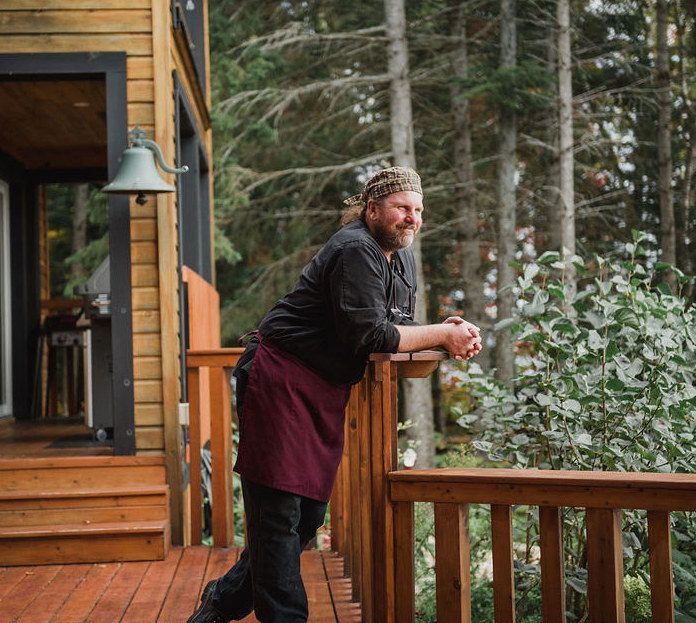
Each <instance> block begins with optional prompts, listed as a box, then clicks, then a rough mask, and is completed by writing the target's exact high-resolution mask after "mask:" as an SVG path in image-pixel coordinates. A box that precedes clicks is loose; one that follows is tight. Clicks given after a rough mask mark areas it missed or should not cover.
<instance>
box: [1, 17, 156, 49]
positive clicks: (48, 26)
mask: <svg viewBox="0 0 696 623" xmlns="http://www.w3.org/2000/svg"><path fill="white" fill-rule="evenodd" d="M151 25H152V21H151V19H150V11H148V10H142V9H130V10H127V11H123V10H120V11H118V10H117V11H113V10H109V9H102V10H99V11H94V10H77V11H72V10H51V9H46V10H42V11H6V10H5V11H0V34H42V35H43V34H49V33H61V34H64V33H89V34H92V33H142V32H147V33H149V32H150V27H151ZM77 51H80V50H77Z"/></svg>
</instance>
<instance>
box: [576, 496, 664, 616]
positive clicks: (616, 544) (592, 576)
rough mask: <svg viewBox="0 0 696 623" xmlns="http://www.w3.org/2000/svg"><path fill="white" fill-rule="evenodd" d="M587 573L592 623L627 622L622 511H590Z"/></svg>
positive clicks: (598, 509) (593, 509) (588, 518)
mask: <svg viewBox="0 0 696 623" xmlns="http://www.w3.org/2000/svg"><path fill="white" fill-rule="evenodd" d="M587 573H588V581H587V595H588V597H589V601H590V621H592V623H624V621H625V615H624V589H623V542H622V537H621V511H620V510H619V509H612V508H609V509H606V508H588V509H587ZM660 623H662V621H660Z"/></svg>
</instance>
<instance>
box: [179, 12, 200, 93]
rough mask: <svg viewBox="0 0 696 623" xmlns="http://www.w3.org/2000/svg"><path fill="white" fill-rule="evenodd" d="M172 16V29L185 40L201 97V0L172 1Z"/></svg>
mask: <svg viewBox="0 0 696 623" xmlns="http://www.w3.org/2000/svg"><path fill="white" fill-rule="evenodd" d="M172 14H173V18H174V29H175V30H177V31H179V32H180V33H181V34H182V35H183V36H184V38H185V40H186V43H187V45H188V48H189V51H190V52H191V57H192V58H193V66H194V69H195V70H196V77H197V78H198V84H199V85H200V87H201V92H202V93H203V96H204V97H205V95H206V92H205V91H206V89H205V28H204V21H203V20H204V15H203V0H173V1H172Z"/></svg>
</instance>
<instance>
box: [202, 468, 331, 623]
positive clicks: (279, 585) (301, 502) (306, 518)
mask: <svg viewBox="0 0 696 623" xmlns="http://www.w3.org/2000/svg"><path fill="white" fill-rule="evenodd" d="M242 492H243V494H244V510H245V513H246V519H247V537H248V545H247V547H246V548H245V549H244V551H243V552H242V555H241V557H240V559H239V561H238V562H237V564H236V565H234V567H232V568H231V569H230V570H229V571H228V572H227V573H226V574H225V575H224V576H222V577H221V578H220V579H219V581H218V583H217V586H216V588H215V592H214V593H213V605H214V606H215V607H216V608H217V609H218V610H219V611H220V612H221V613H223V614H225V615H227V616H228V618H230V619H232V620H239V619H243V618H244V617H245V616H246V615H248V614H249V613H250V612H251V611H252V610H254V612H255V615H256V618H257V619H258V620H259V621H260V622H261V623H304V622H305V621H307V617H308V613H309V612H308V607H307V594H306V593H305V588H304V584H303V583H302V577H301V576H300V554H301V552H302V550H303V549H304V548H305V546H306V545H307V543H308V542H309V541H310V540H311V539H312V538H313V537H314V535H315V534H316V531H317V528H319V527H320V526H321V525H322V524H323V523H324V514H325V512H326V503H324V502H318V501H316V500H311V499H309V498H305V497H302V496H299V495H294V494H292V493H287V492H286V491H279V490H277V489H271V488H269V487H263V486H261V485H257V484H254V483H252V482H249V481H248V480H242Z"/></svg>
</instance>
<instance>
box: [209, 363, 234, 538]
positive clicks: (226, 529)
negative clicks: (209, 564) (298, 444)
mask: <svg viewBox="0 0 696 623" xmlns="http://www.w3.org/2000/svg"><path fill="white" fill-rule="evenodd" d="M229 387H230V386H229V382H228V378H227V373H226V372H225V369H224V368H221V367H214V368H210V453H211V459H212V464H213V473H212V486H213V503H212V523H213V543H214V544H215V545H216V546H218V547H219V546H222V547H229V546H230V545H231V544H232V541H233V540H234V529H233V525H232V466H231V457H232V452H231V447H230V446H231V444H232V429H231V426H232V414H231V397H230V389H229Z"/></svg>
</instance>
